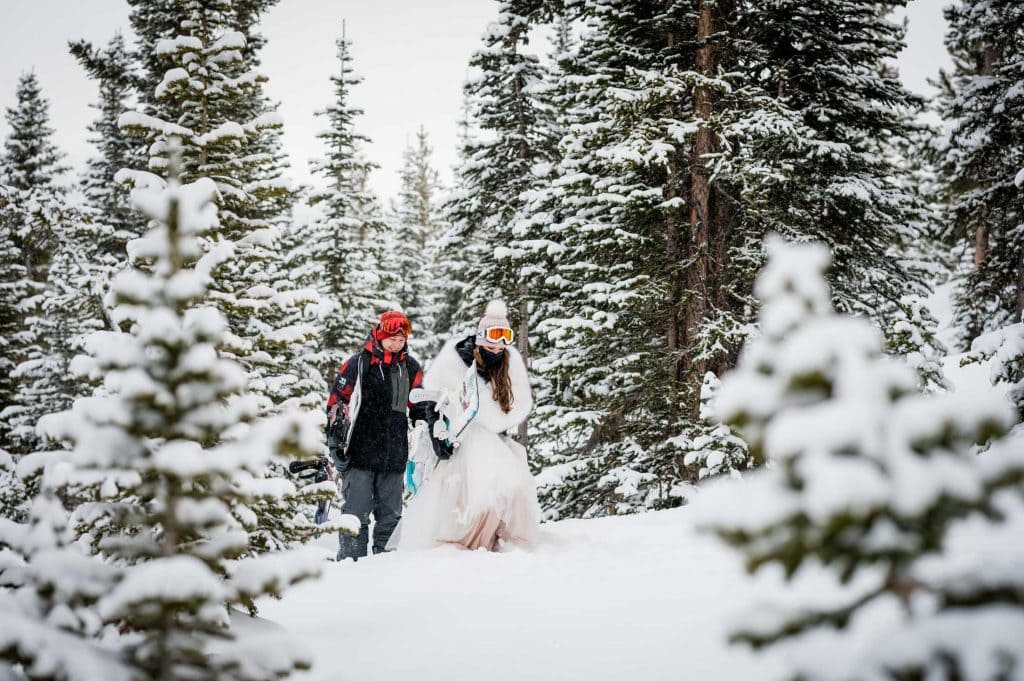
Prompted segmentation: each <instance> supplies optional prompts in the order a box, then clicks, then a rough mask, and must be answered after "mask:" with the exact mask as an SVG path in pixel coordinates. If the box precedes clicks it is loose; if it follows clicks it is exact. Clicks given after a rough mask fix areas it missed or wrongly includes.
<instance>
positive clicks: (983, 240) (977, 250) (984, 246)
mask: <svg viewBox="0 0 1024 681" xmlns="http://www.w3.org/2000/svg"><path fill="white" fill-rule="evenodd" d="M987 257H988V228H987V227H986V225H984V224H980V225H978V226H977V227H976V228H975V229H974V269H976V270H980V269H981V268H982V267H983V266H984V265H985V259H986V258H987Z"/></svg>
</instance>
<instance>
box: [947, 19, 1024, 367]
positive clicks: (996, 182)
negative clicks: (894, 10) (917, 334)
mask: <svg viewBox="0 0 1024 681" xmlns="http://www.w3.org/2000/svg"><path fill="white" fill-rule="evenodd" d="M946 21H947V22H948V25H949V29H948V32H947V33H946V39H945V42H946V48H947V49H948V50H949V52H950V54H951V55H952V58H953V68H952V70H951V72H949V73H944V74H943V75H942V78H941V82H940V85H941V86H942V90H941V96H940V98H939V107H938V108H939V113H940V114H941V115H942V117H943V119H944V128H945V130H944V134H943V135H942V136H940V137H939V139H938V140H937V142H936V144H935V150H934V151H935V154H934V156H935V160H936V164H937V166H938V170H939V180H940V182H941V184H942V187H943V190H944V191H943V194H944V199H945V205H944V207H943V217H944V219H943V220H942V223H941V224H943V225H944V226H945V229H944V236H945V238H946V240H947V243H949V244H951V245H952V246H953V247H954V253H955V255H956V257H958V259H959V261H960V263H959V268H958V272H957V274H956V279H957V288H956V292H955V297H954V313H955V314H954V326H955V327H956V328H957V329H958V330H959V331H960V339H959V340H960V342H961V344H962V345H963V346H964V347H965V348H967V347H969V346H970V344H971V342H972V341H974V340H975V339H976V338H978V337H979V336H981V335H982V334H987V333H1002V332H1001V330H1002V329H1007V331H1006V333H1009V334H1010V335H1013V333H1014V332H1013V331H1010V328H1012V327H1013V325H1015V324H1018V323H1019V322H1021V319H1022V314H1024V231H1022V229H1021V224H1022V223H1024V173H1022V171H1021V169H1022V168H1024V57H1022V54H1024V11H1022V9H1021V7H1020V4H1019V3H1016V2H1013V1H1012V0H983V1H981V2H972V3H963V4H958V5H953V6H950V7H949V8H947V9H946ZM1008 327H1009V328H1008ZM983 344H984V345H990V344H991V339H990V340H986V341H984V342H983ZM1006 366H1007V368H1010V367H1009V365H1006ZM1007 378H1008V379H1010V380H1011V381H1012V382H1019V381H1021V380H1024V372H1022V371H1021V368H1020V364H1019V362H1018V363H1017V365H1016V367H1015V369H1014V370H1013V371H1012V372H1011V375H1009V376H1007Z"/></svg>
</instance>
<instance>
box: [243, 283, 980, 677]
mask: <svg viewBox="0 0 1024 681" xmlns="http://www.w3.org/2000/svg"><path fill="white" fill-rule="evenodd" d="M949 295H950V286H949V285H943V286H940V287H938V288H937V290H936V292H935V294H934V295H933V296H932V298H931V299H929V306H930V307H931V308H932V310H933V312H934V313H935V314H936V316H937V317H938V318H939V320H940V323H941V324H942V326H943V327H948V324H949V319H950V317H951V313H950V310H949ZM940 337H941V338H942V340H943V341H944V342H945V343H947V344H948V345H950V346H952V336H951V335H950V333H949V332H948V331H947V330H944V331H943V332H942V334H941V336H940ZM960 358H961V356H960V355H952V356H950V357H949V358H947V360H946V361H945V364H944V366H945V370H946V374H947V378H948V379H949V382H950V385H951V387H952V388H953V389H954V390H956V391H958V392H964V393H968V394H980V393H983V392H989V391H992V390H1000V389H999V388H993V387H992V385H991V384H990V383H989V373H990V368H989V367H988V366H987V365H986V364H976V365H969V366H966V367H961V366H960ZM700 504H701V498H700V495H699V494H698V495H697V498H696V500H695V501H694V505H692V506H689V507H684V508H680V509H675V510H670V511H661V512H652V513H647V514H642V515H635V516H622V517H612V518H601V519H596V520H567V521H562V522H556V523H547V524H545V525H544V526H543V536H542V541H541V543H540V546H539V547H538V548H537V549H536V551H534V552H523V551H515V552H510V553H501V554H492V553H487V552H485V551H477V552H465V551H461V550H458V549H454V548H441V549H436V550H433V551H427V552H419V553H392V554H386V555H383V556H375V557H372V558H369V559H366V560H362V561H360V562H358V563H352V562H346V563H340V564H339V563H333V562H329V561H330V560H331V558H332V557H333V555H334V551H335V546H336V544H335V541H336V540H335V538H334V537H327V536H324V537H321V538H320V539H319V541H318V544H317V545H318V546H320V547H322V549H323V555H324V559H325V565H324V574H323V576H322V577H321V578H320V579H318V580H316V581H312V582H308V583H305V584H302V585H300V586H298V587H296V588H294V589H293V590H291V591H289V592H288V593H287V595H286V596H285V598H284V599H283V600H280V601H269V600H268V601H264V602H262V603H261V604H260V615H261V617H263V618H266V619H268V620H270V621H272V622H275V623H277V624H279V625H280V626H282V627H284V629H286V630H287V631H288V632H289V633H291V634H293V635H295V636H297V637H298V639H299V640H301V641H302V642H303V643H305V644H306V645H307V646H309V647H310V648H311V649H312V650H313V652H314V656H315V660H316V662H315V666H314V668H313V669H312V670H311V671H310V672H309V673H307V674H303V675H299V677H298V678H300V679H309V680H313V679H316V680H327V679H331V680H341V681H343V680H345V679H353V680H359V681H374V680H377V679H380V680H387V681H393V680H396V679H401V678H416V679H417V681H433V680H435V679H436V680H438V681H441V680H443V681H461V680H463V679H465V680H467V681H468V680H472V681H477V680H479V679H489V680H493V681H500V680H503V679H509V680H512V679H514V680H516V681H522V680H523V679H538V680H547V679H559V680H561V679H586V680H587V681H601V680H603V679H608V680H614V681H622V679H630V678H642V679H646V680H648V681H655V680H658V679H673V680H678V679H695V680H701V681H703V680H710V679H715V680H717V681H750V680H753V679H769V678H774V677H777V675H778V674H779V673H780V672H781V671H782V670H781V668H780V667H779V666H778V665H780V664H782V663H781V662H780V661H779V659H778V658H777V657H772V656H763V657H755V656H754V655H753V654H752V653H750V652H749V651H747V650H746V649H744V648H737V647H733V646H730V645H729V644H728V642H727V632H728V631H729V629H730V628H731V625H732V624H735V623H736V620H737V618H739V617H742V616H743V615H744V613H749V612H750V609H751V606H753V605H755V604H756V603H758V602H759V601H764V600H770V599H771V596H772V595H773V594H774V593H776V592H777V591H778V587H779V580H781V577H780V576H779V575H778V574H777V573H774V574H773V572H772V571H770V570H768V571H764V572H766V573H767V574H760V575H758V577H757V578H756V579H752V578H748V577H747V576H746V575H745V574H744V572H743V570H742V566H741V564H740V561H739V558H738V556H737V554H735V553H734V552H733V551H731V550H730V549H728V548H725V547H724V546H723V545H721V544H719V543H718V542H717V541H716V540H715V539H714V538H712V537H710V536H707V535H704V534H701V533H699V532H698V531H697V530H696V529H695V528H694V526H693V517H694V516H695V515H697V514H695V513H694V511H695V510H698V509H699V505H700ZM240 624H241V625H242V627H243V630H245V629H247V628H249V627H253V624H246V623H244V622H240ZM263 626H264V627H266V626H267V625H266V624H265V623H264V624H263Z"/></svg>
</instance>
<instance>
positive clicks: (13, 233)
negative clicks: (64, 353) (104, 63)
mask: <svg viewBox="0 0 1024 681" xmlns="http://www.w3.org/2000/svg"><path fill="white" fill-rule="evenodd" d="M17 195H18V192H17V190H15V189H14V188H13V187H7V186H5V185H2V184H0V265H2V266H0V404H2V405H4V407H5V408H6V407H7V406H8V405H10V404H11V403H12V402H13V400H14V399H15V395H16V394H17V387H18V384H17V382H16V381H15V380H14V378H13V377H12V376H11V373H12V372H13V371H14V369H15V367H17V366H18V364H19V363H20V362H21V360H22V359H23V358H24V355H25V351H26V349H27V347H28V342H27V341H28V338H27V334H26V331H25V317H26V311H27V310H26V309H25V306H26V305H27V304H29V302H30V300H31V296H32V294H33V293H34V292H35V286H34V285H33V283H32V281H31V280H30V279H29V277H28V264H27V259H26V258H25V255H24V253H23V252H22V248H23V245H24V239H23V237H22V236H21V220H20V212H19V211H18V205H17V203H16V198H17ZM2 412H3V409H0V442H3V443H4V445H3V446H4V447H9V446H11V445H10V437H11V435H10V426H9V425H8V417H7V416H3V415H2ZM0 515H3V516H5V517H10V516H9V514H8V509H7V508H6V507H5V508H3V509H0Z"/></svg>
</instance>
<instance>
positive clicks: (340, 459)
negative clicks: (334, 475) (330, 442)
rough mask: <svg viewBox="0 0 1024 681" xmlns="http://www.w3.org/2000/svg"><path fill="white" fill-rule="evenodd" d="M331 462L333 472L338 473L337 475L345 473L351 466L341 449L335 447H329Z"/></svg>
mask: <svg viewBox="0 0 1024 681" xmlns="http://www.w3.org/2000/svg"><path fill="white" fill-rule="evenodd" d="M331 461H332V462H333V463H334V470H335V471H337V472H338V475H341V474H343V473H345V472H347V471H348V468H349V466H350V465H351V462H350V461H349V459H348V457H347V456H344V455H343V454H342V453H341V449H340V448H336V447H331Z"/></svg>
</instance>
